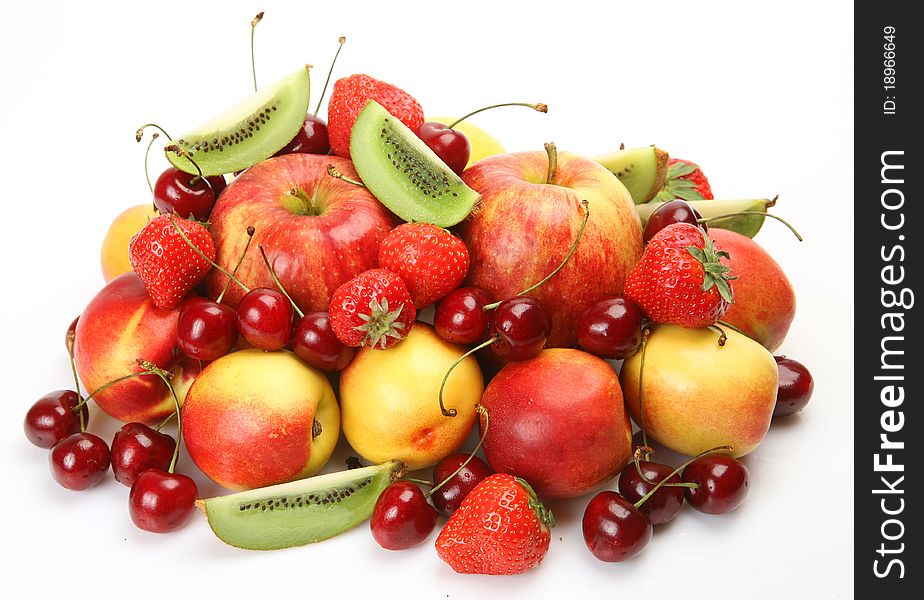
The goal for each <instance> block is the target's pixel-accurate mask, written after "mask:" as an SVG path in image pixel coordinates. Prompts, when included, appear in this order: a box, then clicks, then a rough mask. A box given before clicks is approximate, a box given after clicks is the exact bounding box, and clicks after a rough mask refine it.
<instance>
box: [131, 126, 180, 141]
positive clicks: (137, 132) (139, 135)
mask: <svg viewBox="0 0 924 600" xmlns="http://www.w3.org/2000/svg"><path fill="white" fill-rule="evenodd" d="M148 127H153V128H154V129H157V130H159V131H160V132H161V133H162V134H164V135H165V136H167V139H168V140H170V141H171V142H172V141H173V138H172V137H170V134H169V133H167V132H166V131H164V128H163V127H161V126H160V125H158V124H157V123H145V124H144V125H142V126H141V127H139V128H138V129H136V130H135V141H136V142H140V141H141V138H143V137H144V130H145V129H147V128H148Z"/></svg>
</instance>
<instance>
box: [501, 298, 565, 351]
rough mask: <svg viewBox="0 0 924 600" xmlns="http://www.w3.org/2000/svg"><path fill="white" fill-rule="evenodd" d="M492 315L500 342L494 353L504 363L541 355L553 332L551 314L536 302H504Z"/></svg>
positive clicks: (526, 300)
mask: <svg viewBox="0 0 924 600" xmlns="http://www.w3.org/2000/svg"><path fill="white" fill-rule="evenodd" d="M492 312H493V314H492V315H491V332H492V334H493V335H495V336H496V341H495V342H494V343H493V344H491V350H492V351H493V352H494V354H495V355H497V356H498V357H499V358H502V359H503V360H508V361H512V360H526V359H528V358H532V357H533V356H535V355H537V354H539V352H540V351H541V350H542V349H543V348H544V347H545V342H546V340H548V338H549V333H551V332H552V319H551V318H550V317H549V313H547V312H546V311H545V309H544V308H542V305H541V304H539V302H537V301H536V300H534V299H532V298H528V297H526V296H518V297H516V298H511V299H510V300H504V301H503V302H501V303H500V304H499V305H498V307H497V308H495V309H494V310H493V311H492Z"/></svg>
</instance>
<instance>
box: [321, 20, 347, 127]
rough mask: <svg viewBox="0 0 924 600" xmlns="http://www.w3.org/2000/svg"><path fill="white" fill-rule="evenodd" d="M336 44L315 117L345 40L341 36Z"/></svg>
mask: <svg viewBox="0 0 924 600" xmlns="http://www.w3.org/2000/svg"><path fill="white" fill-rule="evenodd" d="M337 42H339V43H340V45H339V46H337V53H336V54H334V60H332V61H331V62H330V70H329V71H328V72H327V79H325V80H324V89H322V90H321V97H320V98H318V105H317V106H316V107H315V109H314V114H315V115H317V114H318V111H319V110H321V103H322V102H324V95H325V94H327V84H329V83H330V76H331V75H332V74H333V72H334V65H335V64H337V57H338V56H340V51H341V50H343V44H344V43H345V42H346V38H345V37H344V36H342V35H341V36H340V37H339V38H337Z"/></svg>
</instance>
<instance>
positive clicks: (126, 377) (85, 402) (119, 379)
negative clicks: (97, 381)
mask: <svg viewBox="0 0 924 600" xmlns="http://www.w3.org/2000/svg"><path fill="white" fill-rule="evenodd" d="M154 374H155V373H154V371H150V370H145V371H138V372H137V373H129V374H128V375H123V376H121V377H119V378H117V379H113V380H112V381H110V382H109V383H104V384H103V385H101V386H99V387H98V388H96V389H95V390H93V391H92V392H90V394H89V395H88V396H87V397H86V398H84V399H83V400H81V401H80V402H78V403H77V404H75V405H74V408H72V409H71V410H72V411H75V412H76V411H78V410H80V409H81V408H83V407H84V406H85V405H86V404H87V403H88V402H89V401H90V400H92V399H93V397H94V396H96V395H97V394H98V393H100V392H102V391H103V390H105V389H106V388H108V387H109V386H112V385H115V384H117V383H120V382H122V381H125V380H126V379H131V378H132V377H141V376H142V375H154Z"/></svg>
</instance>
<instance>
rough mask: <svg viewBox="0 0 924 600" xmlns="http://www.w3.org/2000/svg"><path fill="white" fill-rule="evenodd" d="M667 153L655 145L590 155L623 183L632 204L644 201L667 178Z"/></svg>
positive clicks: (656, 190)
mask: <svg viewBox="0 0 924 600" xmlns="http://www.w3.org/2000/svg"><path fill="white" fill-rule="evenodd" d="M667 159H668V155H667V152H665V151H664V150H661V149H660V148H656V147H655V146H645V147H643V148H629V149H623V150H619V151H618V152H612V153H610V154H603V155H601V156H597V157H595V158H594V160H595V161H597V162H598V163H600V164H601V165H603V166H604V167H606V168H607V169H608V170H609V171H610V172H611V173H613V175H615V176H616V177H618V178H619V181H621V182H622V183H623V185H625V186H626V189H627V190H629V194H631V195H632V200H634V201H635V203H636V204H643V203H645V202H648V201H649V200H651V199H652V198H654V197H655V195H657V193H658V192H660V191H661V188H663V187H664V183H665V182H666V181H667Z"/></svg>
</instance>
